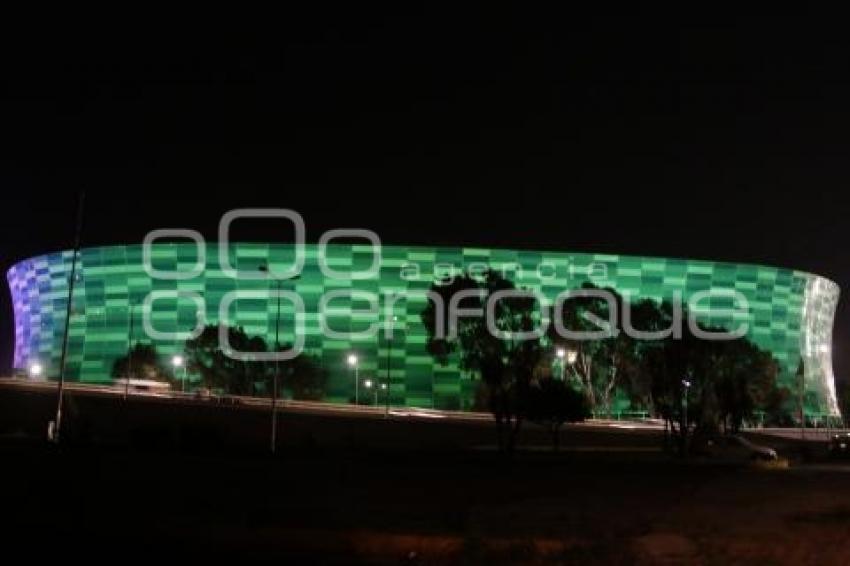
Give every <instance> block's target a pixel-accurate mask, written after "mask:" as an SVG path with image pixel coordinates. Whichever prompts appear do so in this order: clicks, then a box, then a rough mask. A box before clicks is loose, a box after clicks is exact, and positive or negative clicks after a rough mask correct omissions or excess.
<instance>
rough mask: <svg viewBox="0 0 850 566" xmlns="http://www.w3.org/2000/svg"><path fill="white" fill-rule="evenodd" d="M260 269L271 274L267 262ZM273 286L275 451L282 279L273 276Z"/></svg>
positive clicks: (274, 447)
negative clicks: (275, 308)
mask: <svg viewBox="0 0 850 566" xmlns="http://www.w3.org/2000/svg"><path fill="white" fill-rule="evenodd" d="M259 269H260V271H261V272H263V273H265V274H267V275H269V276H272V272H271V269H270V268H269V266H268V264H263V265H261V266H260V268H259ZM297 279H299V277H298V276H295V277H293V278H292V280H293V281H295V280H297ZM272 281H274V284H275V286H276V287H277V294H276V296H277V314H276V316H275V322H274V351H275V354H276V355H275V359H274V377H273V378H272V433H271V452H272V454H275V453H276V452H277V397H278V381H279V379H280V355H279V354H280V295H281V290H282V288H283V282H284V280H283V279H278V278H276V277H275V278H274V279H272Z"/></svg>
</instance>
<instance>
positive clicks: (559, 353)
mask: <svg viewBox="0 0 850 566" xmlns="http://www.w3.org/2000/svg"><path fill="white" fill-rule="evenodd" d="M555 355H556V356H557V357H558V366H560V370H561V381H564V362H565V360H566V358H567V351H566V350H564V349H563V348H558V350H557V351H556V352H555Z"/></svg>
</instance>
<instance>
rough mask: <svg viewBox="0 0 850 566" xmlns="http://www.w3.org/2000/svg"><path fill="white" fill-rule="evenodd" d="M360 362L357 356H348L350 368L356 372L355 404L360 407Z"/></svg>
mask: <svg viewBox="0 0 850 566" xmlns="http://www.w3.org/2000/svg"><path fill="white" fill-rule="evenodd" d="M359 365H360V360H359V358H358V357H357V356H356V355H355V354H351V355H349V356H348V367H350V368H351V369H353V370H354V404H355V405H358V406H359V405H360V368H359Z"/></svg>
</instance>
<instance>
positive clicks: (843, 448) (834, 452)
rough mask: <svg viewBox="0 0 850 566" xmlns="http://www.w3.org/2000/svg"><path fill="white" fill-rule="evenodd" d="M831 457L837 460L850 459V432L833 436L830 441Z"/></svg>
mask: <svg viewBox="0 0 850 566" xmlns="http://www.w3.org/2000/svg"><path fill="white" fill-rule="evenodd" d="M829 456H830V457H831V458H836V459H850V432H842V433H840V434H834V435H833V436H832V438H831V439H830V441H829Z"/></svg>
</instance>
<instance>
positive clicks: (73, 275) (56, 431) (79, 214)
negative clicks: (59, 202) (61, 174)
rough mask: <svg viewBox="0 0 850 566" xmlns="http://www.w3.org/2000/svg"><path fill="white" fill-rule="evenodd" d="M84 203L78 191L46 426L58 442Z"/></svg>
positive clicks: (51, 436) (81, 193) (83, 194)
mask: <svg viewBox="0 0 850 566" xmlns="http://www.w3.org/2000/svg"><path fill="white" fill-rule="evenodd" d="M85 205H86V192H85V191H81V192H80V201H79V204H78V209H77V227H76V231H75V235H74V251H73V252H72V255H71V279H70V280H69V281H68V307H67V308H66V309H65V330H64V336H63V337H62V355H61V357H60V359H59V384H58V386H57V388H56V418H55V419H54V421H53V428H52V430H50V427H48V437H49V440H52V441H53V442H55V443H58V442H59V438H60V436H59V435H60V432H61V430H62V403H63V401H64V398H65V369H66V365H67V361H68V340H69V339H70V335H71V310H72V309H73V305H74V283H75V282H76V280H77V255H78V254H79V253H80V238H81V237H82V233H83V214H84V211H85Z"/></svg>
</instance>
